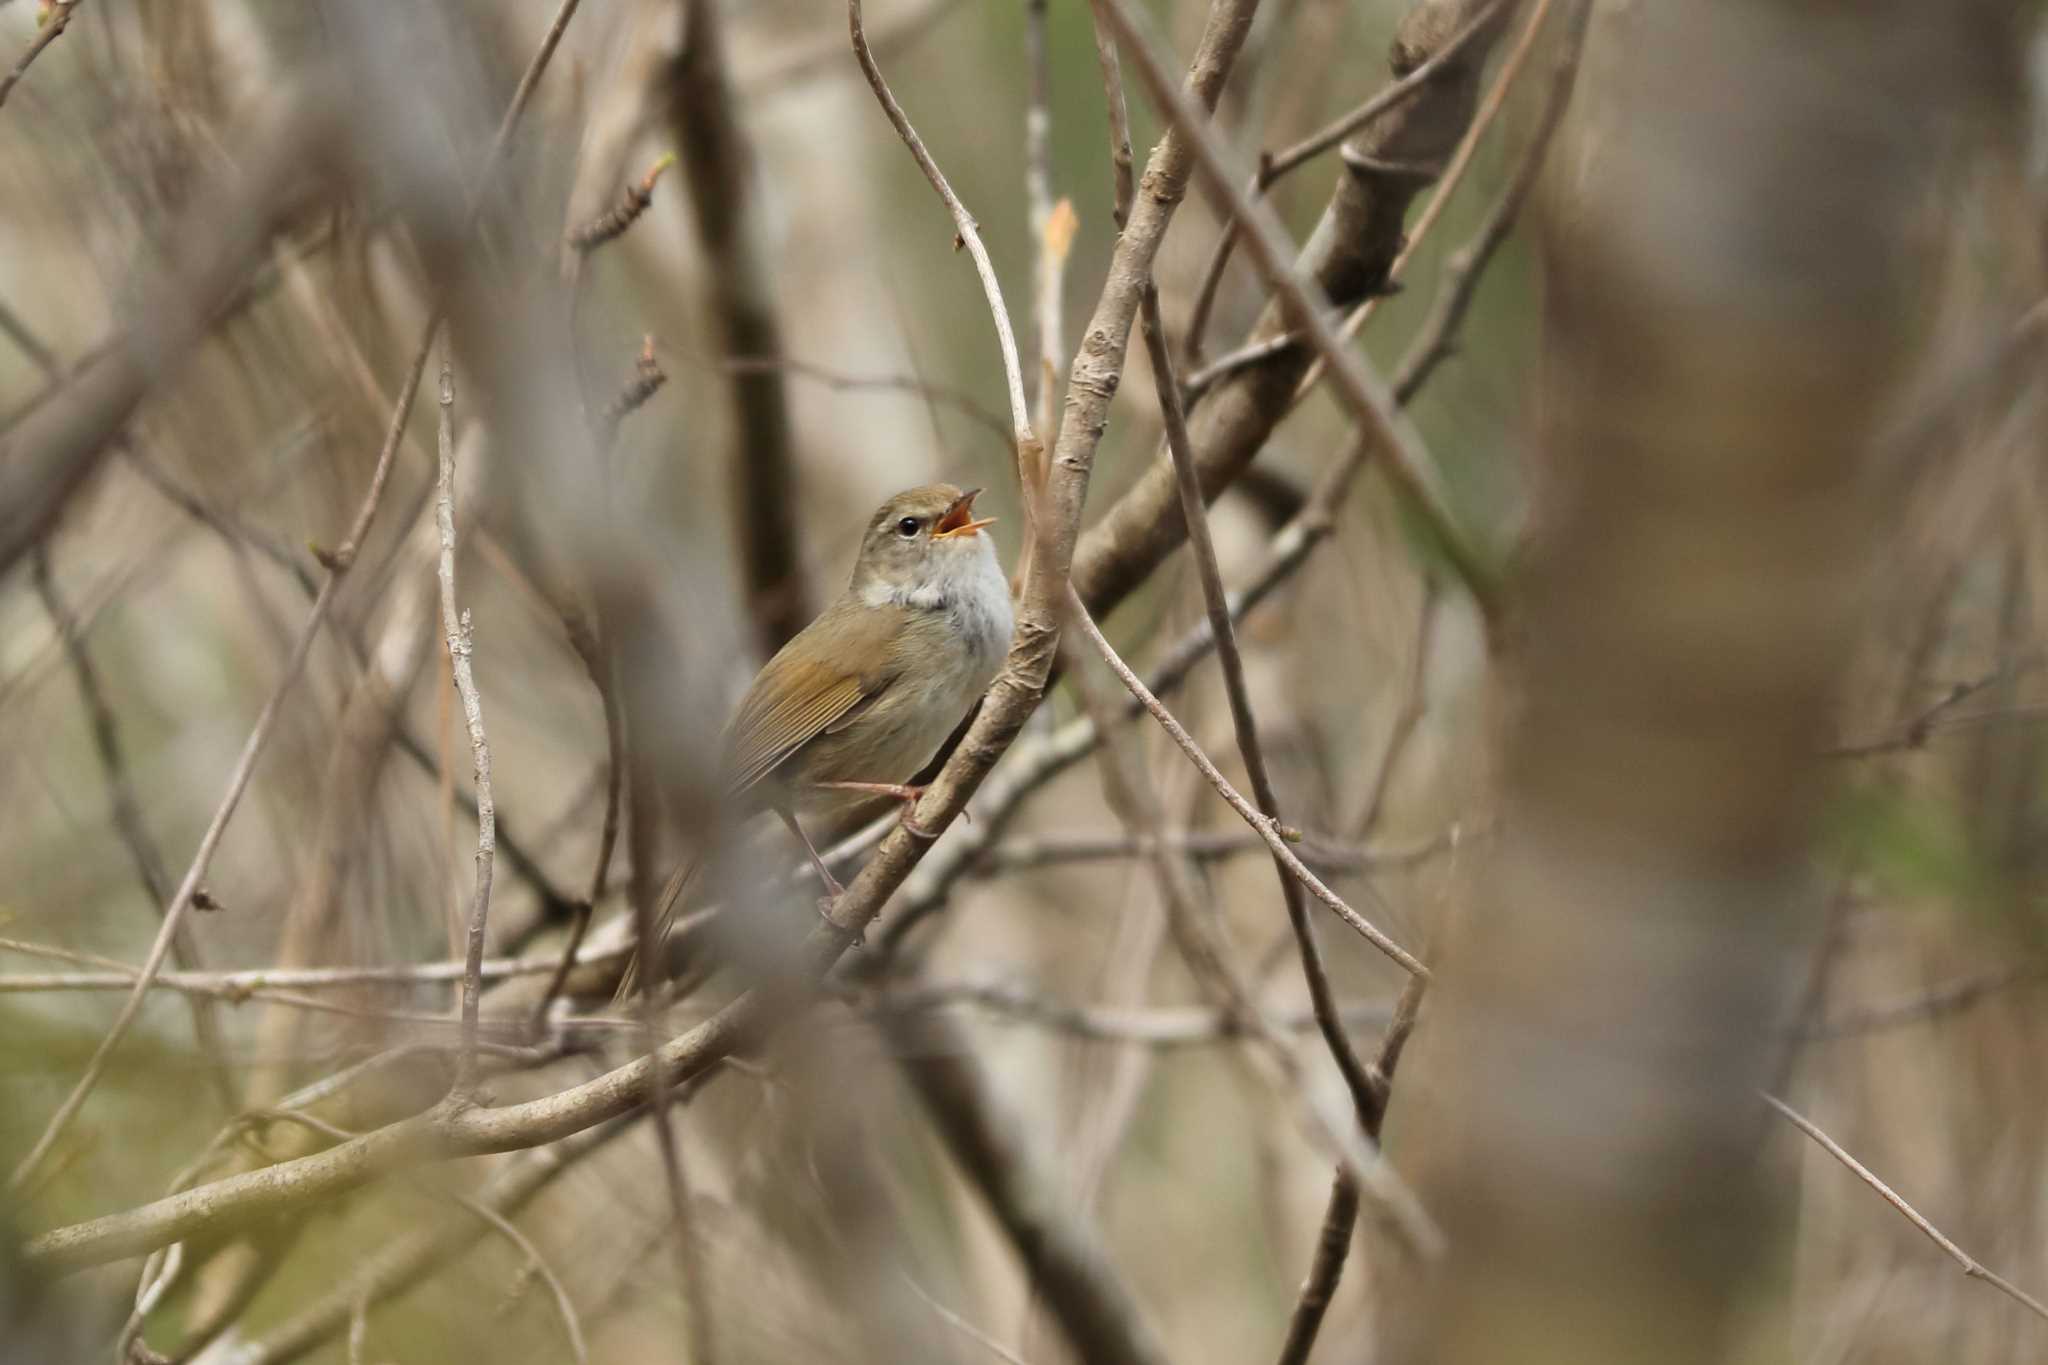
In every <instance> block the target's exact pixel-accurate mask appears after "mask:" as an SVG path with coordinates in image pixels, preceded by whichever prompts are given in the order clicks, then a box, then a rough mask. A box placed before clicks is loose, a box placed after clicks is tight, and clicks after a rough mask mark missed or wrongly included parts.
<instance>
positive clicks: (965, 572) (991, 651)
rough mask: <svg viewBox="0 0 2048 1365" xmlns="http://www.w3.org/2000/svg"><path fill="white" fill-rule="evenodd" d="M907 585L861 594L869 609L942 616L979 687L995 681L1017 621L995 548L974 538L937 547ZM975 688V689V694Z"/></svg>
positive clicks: (873, 586) (885, 585)
mask: <svg viewBox="0 0 2048 1365" xmlns="http://www.w3.org/2000/svg"><path fill="white" fill-rule="evenodd" d="M932 550H933V553H932V554H930V555H928V556H926V557H925V559H924V562H923V563H922V564H920V565H919V566H918V567H919V568H920V569H922V570H923V572H922V573H920V574H919V575H918V576H917V577H916V578H915V579H913V580H911V581H910V582H909V583H889V582H885V581H881V580H876V581H873V582H870V583H868V584H867V585H866V586H865V587H864V588H862V589H861V601H862V602H864V603H865V604H866V605H868V606H870V607H887V606H898V607H913V608H916V609H919V610H922V611H943V612H945V613H946V615H947V616H948V617H949V618H950V619H951V622H952V625H953V628H954V630H955V631H957V632H958V633H959V635H960V636H961V638H962V640H963V641H965V642H966V644H967V645H968V646H969V648H970V652H971V654H972V657H973V662H974V664H975V665H976V668H975V671H976V672H977V673H980V672H985V673H986V675H987V677H986V678H984V679H983V682H982V686H984V687H985V686H986V685H987V680H988V679H989V678H993V677H994V676H995V670H996V668H997V667H998V666H999V665H1000V664H1001V663H1002V661H1003V655H1004V653H1005V652H1006V651H1007V650H1008V649H1009V647H1010V632H1011V630H1012V628H1013V627H1014V625H1015V620H1014V618H1013V616H1012V613H1011V609H1010V582H1009V580H1008V579H1007V578H1005V577H1004V576H1003V566H1002V565H1001V564H1000V563H998V562H997V560H996V547H995V543H994V542H993V541H991V540H990V539H989V538H988V536H987V535H986V534H983V533H981V532H976V533H975V534H974V536H973V537H972V538H971V539H969V540H968V541H967V543H965V544H937V545H934V546H933V547H932ZM979 690H980V689H979V688H977V689H976V692H977V694H978V693H979Z"/></svg>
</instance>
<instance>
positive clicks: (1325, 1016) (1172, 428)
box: [1142, 287, 1371, 1120]
mask: <svg viewBox="0 0 2048 1365" xmlns="http://www.w3.org/2000/svg"><path fill="white" fill-rule="evenodd" d="M1142 311H1143V327H1144V333H1145V350H1146V352H1147V353H1148V354H1149V355H1150V356H1151V358H1152V379H1153V388H1154V389H1155V390H1157V392H1158V394H1159V410H1160V415H1161V418H1162V420H1163V422H1164V425H1165V428H1166V448H1167V451H1168V453H1169V455H1170V456H1171V458H1172V460H1173V470H1174V475H1175V477H1176V478H1177V480H1178V481H1179V484H1180V494H1181V498H1180V506H1181V515H1182V516H1183V517H1185V518H1186V519H1187V523H1188V548H1189V550H1191V551H1192V552H1193V554H1194V560H1195V576H1196V578H1197V579H1198V581H1199V582H1200V583H1201V586H1202V602H1203V605H1204V607H1205V608H1206V609H1207V611H1208V616H1209V629H1210V631H1211V633H1213V634H1214V635H1215V637H1216V660H1217V662H1218V663H1219V664H1220V665H1221V666H1222V672H1223V690H1224V695H1225V696H1226V697H1227V698H1228V700H1229V702H1230V723H1231V728H1232V730H1233V732H1234V733H1235V735H1236V737H1237V751H1238V754H1239V756H1240V757H1241V758H1243V759H1244V767H1245V776H1246V779H1247V780H1248V781H1249V782H1250V783H1251V788H1252V799H1253V800H1254V801H1256V802H1257V803H1258V809H1259V814H1260V815H1262V816H1264V817H1265V818H1266V820H1267V821H1268V822H1269V823H1270V824H1273V825H1278V823H1279V821H1280V797H1279V794H1278V792H1276V791H1275V789H1274V787H1273V775H1272V772H1271V771H1270V770H1269V769H1268V768H1267V766H1266V751H1265V747H1264V746H1263V745H1262V744H1261V743H1260V742H1259V727H1258V721H1257V718H1256V717H1255V716H1254V715H1253V713H1252V698H1251V689H1250V687H1249V686H1248V685H1247V684H1246V682H1245V675H1244V656H1243V655H1242V654H1240V653H1239V652H1238V648H1237V631H1236V628H1235V627H1234V626H1232V624H1231V621H1230V602H1229V599H1228V597H1227V595H1226V593H1225V591H1224V587H1223V570H1222V567H1221V566H1220V565H1219V564H1218V563H1217V560H1216V544H1215V541H1214V540H1213V539H1211V537H1210V535H1209V510H1208V507H1207V505H1206V504H1204V503H1203V501H1202V484H1201V475H1200V474H1199V473H1197V472H1196V469H1195V452H1194V449H1193V447H1192V445H1191V444H1190V443H1189V440H1188V421H1187V411H1186V409H1185V408H1184V407H1183V406H1182V405H1181V399H1180V378H1179V376H1177V375H1176V374H1175V373H1174V369H1173V355H1172V352H1171V350H1170V349H1169V347H1168V344H1167V340H1166V323H1165V321H1164V319H1162V318H1161V317H1160V313H1159V290H1158V289H1157V288H1156V287H1148V288H1147V289H1146V290H1145V300H1144V303H1143V305H1142ZM1273 870H1274V872H1275V874H1276V875H1277V876H1278V877H1279V878H1280V896H1281V902H1282V904H1283V905H1284V906H1285V908H1286V911H1287V924H1288V928H1289V929H1290V930H1292V931H1293V934H1294V942H1295V948H1296V950H1297V951H1298V952H1299V953H1300V955H1301V972H1302V978H1303V980H1304V981H1305V982H1306V983H1307V986H1308V998H1309V1002H1310V1004H1311V1006H1312V1007H1313V1009H1314V1011H1315V1016H1316V1023H1317V1025H1318V1027H1319V1028H1320V1029H1321V1030H1322V1034H1323V1044H1324V1046H1326V1047H1327V1048H1329V1050H1330V1057H1331V1060H1333V1061H1334V1062H1336V1064H1337V1071H1338V1073H1339V1074H1340V1075H1342V1076H1343V1077H1344V1083H1345V1084H1346V1085H1347V1086H1349V1087H1350V1089H1351V1099H1352V1104H1353V1106H1354V1107H1355V1108H1356V1109H1357V1110H1358V1113H1359V1117H1360V1119H1361V1120H1363V1118H1364V1115H1365V1113H1366V1110H1367V1108H1368V1107H1369V1105H1370V1103H1371V1088H1370V1086H1369V1085H1368V1084H1367V1081H1366V1074H1365V1064H1364V1063H1363V1062H1361V1061H1359V1060H1358V1053H1357V1052H1356V1051H1355V1050H1354V1049H1353V1048H1352V1046H1351V1040H1350V1038H1349V1037H1347V1036H1346V1035H1345V1032H1344V1022H1343V1020H1342V1019H1340V1018H1339V1017H1338V1014H1337V996H1336V992H1335V991H1333V990H1332V989H1331V988H1330V975H1329V972H1328V970H1327V969H1326V968H1325V967H1324V965H1323V950H1322V945H1321V944H1319V943H1318V942H1317V941H1316V928H1315V924H1314V922H1313V921H1311V920H1310V918H1309V913H1308V902H1307V901H1306V900H1305V899H1304V898H1303V896H1302V889H1301V883H1300V882H1298V881H1296V880H1295V878H1294V876H1293V874H1292V873H1291V872H1290V871H1289V869H1288V867H1287V864H1286V863H1285V862H1283V861H1282V860H1281V859H1280V858H1279V856H1278V855H1277V854H1276V855H1275V856H1274V859H1273Z"/></svg>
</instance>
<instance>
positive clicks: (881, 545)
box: [622, 484, 1013, 989]
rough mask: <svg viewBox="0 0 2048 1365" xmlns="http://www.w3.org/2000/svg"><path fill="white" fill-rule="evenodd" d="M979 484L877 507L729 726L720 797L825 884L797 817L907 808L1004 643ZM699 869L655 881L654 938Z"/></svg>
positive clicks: (1006, 594)
mask: <svg viewBox="0 0 2048 1365" xmlns="http://www.w3.org/2000/svg"><path fill="white" fill-rule="evenodd" d="M980 492H981V490H980V489H978V488H972V489H968V490H967V491H965V492H962V491H961V490H960V489H958V488H955V487H953V486H952V485H951V484H929V485H927V486H925V487H923V488H913V489H910V490H908V491H907V492H903V493H898V494H897V495H896V496H895V497H893V498H890V499H889V500H888V501H887V502H885V503H883V504H882V505H881V506H880V507H878V508H876V509H875V513H874V515H873V516H871V517H869V518H868V524H867V531H866V533H865V534H864V535H863V537H862V539H861V547H860V556H859V558H858V559H857V560H856V561H855V562H854V567H853V579H852V581H851V582H849V583H848V584H847V586H846V591H845V592H843V593H841V594H840V595H839V598H838V600H837V601H835V602H834V603H833V604H832V605H831V606H829V607H827V608H826V609H825V611H824V612H823V613H822V614H821V615H820V616H819V617H818V619H817V620H815V621H813V622H811V624H810V625H808V626H806V627H804V629H803V630H801V631H799V632H798V633H797V634H796V636H795V637H794V638H792V639H791V640H790V642H789V643H788V644H786V645H784V646H783V647H782V648H781V649H780V650H778V651H776V654H775V657H774V658H772V659H770V660H769V661H768V662H767V664H766V665H764V666H763V667H762V669H761V671H760V673H759V674H758V675H756V676H755V678H754V681H753V683H752V685H751V686H749V687H748V688H747V691H746V695H745V696H743V697H742V698H741V699H740V704H739V709H738V710H737V711H736V712H735V713H734V715H733V719H732V722H731V724H730V725H728V726H727V727H726V736H725V792H726V797H727V799H728V800H729V801H731V802H732V803H734V807H735V809H736V813H737V814H738V816H739V817H740V818H742V819H744V818H746V817H747V816H750V815H754V814H758V813H759V812H761V811H764V810H772V811H774V812H775V813H776V814H777V815H778V816H780V817H781V819H782V821H783V823H784V824H786V825H787V826H788V827H789V829H790V831H791V833H793V834H794V835H795V836H796V838H797V840H798V842H800V843H801V844H802V845H803V846H804V851H805V852H806V853H808V854H809V855H810V858H811V862H812V863H813V865H815V866H816V868H817V869H818V876H819V877H820V879H822V881H823V882H824V885H825V889H826V892H827V893H828V894H829V895H832V896H837V895H838V894H839V893H840V891H841V890H843V888H842V887H841V886H840V884H839V882H838V881H837V879H835V878H834V877H833V876H832V873H831V870H830V869H829V868H827V867H826V866H825V862H824V859H822V858H821V857H819V856H818V851H817V849H816V848H815V847H814V846H813V845H812V843H811V840H810V836H809V835H808V834H806V833H805V832H804V828H805V824H806V823H809V824H811V825H812V826H813V827H825V826H829V825H832V824H836V823H839V822H842V821H843V820H845V818H846V817H848V816H849V815H851V814H853V813H854V812H856V811H858V810H859V809H860V808H861V807H862V806H863V805H866V804H868V803H869V802H871V801H873V800H874V798H875V797H877V796H891V797H895V798H897V799H899V800H902V801H904V802H905V816H906V818H907V817H908V814H909V811H908V803H909V802H911V801H914V800H916V799H917V797H918V795H919V794H920V790H919V789H918V788H914V787H908V786H905V785H903V784H904V783H905V782H907V781H908V780H909V779H910V778H911V777H914V776H915V775H916V774H917V772H918V770H919V769H921V768H923V767H924V766H925V764H926V763H928V762H930V761H931V758H932V756H933V755H934V754H936V753H937V752H938V750H939V746H940V745H941V744H943V743H945V741H946V737H947V736H948V735H950V734H951V733H952V732H953V729H954V727H955V726H957V725H958V724H959V723H960V720H961V718H962V717H963V716H965V715H966V714H967V711H968V709H969V708H970V707H972V706H973V705H974V703H975V702H976V701H977V700H978V699H979V698H980V697H981V694H982V693H983V692H985V691H987V690H988V685H989V684H990V683H991V682H993V681H994V680H995V676H996V670H997V669H998V668H1000V667H1001V666H1002V662H1003V656H1004V655H1005V654H1006V653H1007V652H1008V650H1009V647H1010V631H1011V628H1012V623H1013V618H1012V615H1011V608H1010V585H1009V581H1008V580H1007V579H1006V578H1005V577H1004V576H1003V570H1002V566H1001V565H1000V564H998V563H997V562H996V552H995V545H994V542H992V541H991V540H990V539H989V538H988V537H987V536H986V535H984V534H982V528H983V527H985V526H988V525H990V524H991V523H992V521H993V518H983V519H976V517H975V516H974V499H975V496H976V495H977V494H979V493H980ZM696 870H697V869H696V867H695V866H691V867H686V868H685V869H683V870H682V871H680V872H678V873H677V874H676V876H675V877H673V878H671V879H670V882H669V885H668V887H667V888H665V889H664V892H663V896H662V901H663V904H662V908H661V919H662V921H663V929H662V931H661V932H660V933H659V934H657V937H656V941H657V942H660V941H661V940H663V939H665V938H666V937H667V932H666V925H667V923H668V922H669V921H670V920H671V919H672V918H673V916H674V913H675V907H676V905H677V904H678V903H679V902H680V900H681V899H682V893H683V890H684V888H685V887H686V886H687V884H688V883H689V882H690V881H691V880H692V879H693V878H694V876H695V873H696ZM628 979H629V981H630V979H631V978H630V975H629V978H628ZM622 989H624V988H623V987H622Z"/></svg>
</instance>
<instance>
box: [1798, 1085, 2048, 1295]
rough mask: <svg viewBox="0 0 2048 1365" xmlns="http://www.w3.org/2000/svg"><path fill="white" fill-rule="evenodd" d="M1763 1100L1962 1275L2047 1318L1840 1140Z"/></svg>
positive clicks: (2008, 1281) (1799, 1116)
mask: <svg viewBox="0 0 2048 1365" xmlns="http://www.w3.org/2000/svg"><path fill="white" fill-rule="evenodd" d="M1763 1101H1764V1103H1765V1104H1768V1105H1769V1106H1771V1108H1773V1109H1775V1110H1777V1111H1778V1114H1779V1116H1780V1117H1782V1118H1783V1119H1784V1120H1785V1121H1786V1122H1787V1123H1790V1124H1791V1125H1792V1126H1793V1127H1794V1128H1797V1129H1798V1130H1799V1131H1800V1132H1802V1133H1804V1134H1806V1135H1807V1136H1808V1137H1810V1138H1812V1139H1813V1140H1814V1141H1815V1142H1817V1143H1819V1144H1820V1148H1821V1150H1822V1151H1824V1152H1826V1153H1827V1154H1828V1155H1829V1156H1831V1157H1833V1158H1834V1159H1835V1160H1837V1161H1839V1162H1841V1163H1842V1164H1843V1165H1844V1166H1847V1167H1848V1168H1849V1169H1850V1170H1851V1171H1854V1172H1855V1173H1856V1177H1857V1178H1858V1179H1859V1180H1861V1181H1862V1182H1863V1183H1864V1184H1866V1185H1868V1186H1870V1188H1871V1189H1873V1190H1876V1191H1877V1193H1878V1195H1879V1196H1880V1197H1881V1198H1882V1199H1883V1200H1884V1202H1885V1203H1887V1204H1890V1205H1891V1206H1892V1207H1893V1208H1895V1209H1897V1210H1898V1211H1899V1214H1900V1215H1901V1216H1902V1217H1903V1218H1905V1220H1906V1221H1907V1222H1909V1223H1911V1224H1912V1225H1913V1226H1914V1227H1916V1228H1918V1229H1919V1230H1920V1233H1921V1235H1922V1236H1924V1237H1925V1238H1927V1240H1928V1241H1930V1242H1932V1243H1934V1244H1935V1245H1936V1246H1938V1247H1940V1248H1941V1249H1942V1251H1943V1252H1944V1253H1945V1254H1946V1255H1947V1256H1948V1258H1949V1259H1950V1260H1952V1261H1954V1262H1955V1263H1956V1264H1957V1265H1959V1266H1961V1267H1962V1268H1963V1273H1964V1274H1965V1275H1968V1276H1969V1277H1970V1278H1971V1279H1973V1280H1982V1281H1984V1282H1985V1283H1986V1284H1988V1285H1990V1286H1991V1287H1992V1288H1993V1289H1996V1290H1997V1291H1998V1292H1999V1293H2001V1294H2004V1295H2005V1296H2006V1297H2008V1298H2010V1299H2012V1300H2013V1301H2014V1302H2015V1303H2018V1304H2020V1305H2021V1306H2022V1307H2024V1308H2025V1309H2026V1310H2027V1311H2028V1312H2030V1313H2032V1314H2033V1315H2034V1316H2035V1317H2037V1318H2044V1319H2048V1304H2044V1303H2042V1302H2041V1300H2039V1299H2037V1298H2035V1297H2034V1296H2033V1295H2032V1294H2029V1293H2028V1292H2027V1291H2026V1290H2024V1289H2021V1288H2020V1287H2019V1286H2018V1285H2016V1284H2014V1283H2013V1282H2012V1281H2011V1280H2008V1279H2006V1278H2005V1277H2004V1276H2003V1275H2000V1274H1998V1273H1997V1272H1996V1271H1993V1270H1991V1269H1989V1268H1987V1267H1986V1266H1985V1265H1984V1263H1983V1262H1981V1261H1979V1260H1978V1259H1977V1258H1976V1257H1974V1256H1972V1255H1971V1254H1970V1253H1969V1252H1967V1251H1964V1250H1963V1249H1962V1248H1961V1247H1959V1246H1957V1245H1956V1244H1955V1241H1954V1240H1953V1239H1952V1238H1950V1237H1949V1236H1948V1234H1946V1233H1944V1232H1943V1231H1942V1230H1941V1229H1940V1228H1938V1227H1936V1226H1934V1224H1933V1223H1931V1222H1929V1221H1928V1220H1927V1218H1926V1217H1925V1216H1924V1215H1923V1214H1922V1213H1921V1212H1920V1210H1918V1209H1916V1208H1914V1207H1913V1206H1912V1205H1911V1204H1908V1203H1907V1202H1906V1201H1905V1200H1904V1199H1903V1198H1901V1197H1900V1195H1899V1194H1898V1192H1897V1191H1896V1190H1894V1189H1892V1187H1891V1186H1889V1185H1887V1184H1885V1183H1884V1181H1882V1180H1880V1179H1878V1178H1877V1173H1876V1172H1874V1171H1872V1170H1871V1169H1870V1168H1869V1167H1868V1166H1866V1165H1864V1164H1863V1163H1862V1162H1860V1161H1858V1160H1857V1159H1856V1158H1855V1157H1853V1156H1850V1155H1849V1153H1848V1152H1847V1151H1846V1150H1845V1149H1844V1148H1843V1146H1842V1144H1841V1143H1839V1142H1836V1141H1835V1140H1834V1139H1833V1138H1831V1137H1829V1136H1828V1135H1827V1134H1826V1133H1824V1132H1822V1131H1821V1130H1820V1128H1819V1127H1818V1126H1817V1125H1816V1124H1815V1123H1814V1122H1813V1121H1812V1120H1811V1119H1809V1118H1807V1117H1806V1116H1805V1115H1803V1114H1801V1113H1800V1112H1799V1111H1798V1110H1796V1109H1794V1108H1793V1107H1792V1106H1791V1105H1789V1104H1787V1103H1785V1102H1784V1101H1783V1100H1781V1099H1779V1098H1778V1097H1777V1096H1776V1095H1764V1096H1763Z"/></svg>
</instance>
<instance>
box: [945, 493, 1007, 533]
mask: <svg viewBox="0 0 2048 1365" xmlns="http://www.w3.org/2000/svg"><path fill="white" fill-rule="evenodd" d="M980 493H981V490H980V489H979V488H970V489H968V490H967V491H966V492H965V493H962V494H961V495H960V496H959V497H957V498H955V499H953V504H952V506H950V507H948V508H947V509H946V514H945V515H944V516H942V517H940V518H939V524H938V525H936V526H934V527H933V528H932V539H933V540H944V539H945V538H946V537H948V536H971V535H973V534H974V533H975V532H976V531H979V530H980V529H981V528H982V527H984V526H993V525H995V524H996V519H995V518H994V517H982V518H979V519H976V517H975V515H974V500H975V498H976V497H978V496H979V495H980Z"/></svg>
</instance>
